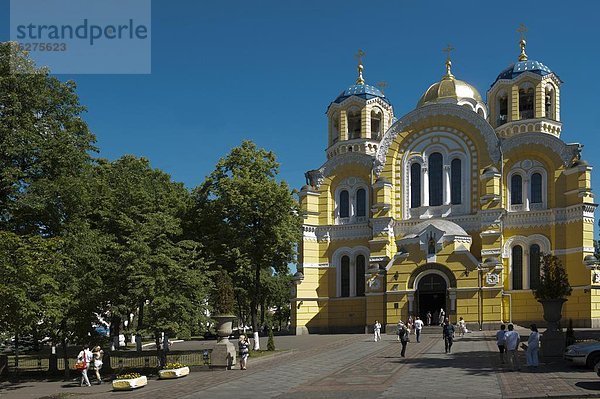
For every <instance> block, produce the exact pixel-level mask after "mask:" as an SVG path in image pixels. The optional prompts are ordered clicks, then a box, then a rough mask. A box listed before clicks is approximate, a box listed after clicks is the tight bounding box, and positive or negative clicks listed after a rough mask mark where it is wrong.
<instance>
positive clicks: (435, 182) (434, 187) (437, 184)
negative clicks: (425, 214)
mask: <svg viewBox="0 0 600 399" xmlns="http://www.w3.org/2000/svg"><path fill="white" fill-rule="evenodd" d="M443 184H444V183H443V179H442V154H440V153H439V152H434V153H433V154H431V155H430V156H429V205H431V206H439V205H442V203H443V200H444V186H443Z"/></svg>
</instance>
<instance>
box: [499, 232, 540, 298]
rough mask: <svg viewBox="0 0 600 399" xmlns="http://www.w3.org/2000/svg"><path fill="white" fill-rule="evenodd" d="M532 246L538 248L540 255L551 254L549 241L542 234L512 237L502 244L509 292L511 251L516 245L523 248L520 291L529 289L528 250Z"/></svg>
mask: <svg viewBox="0 0 600 399" xmlns="http://www.w3.org/2000/svg"><path fill="white" fill-rule="evenodd" d="M533 244H537V245H539V246H540V253H544V254H548V253H551V248H552V247H551V244H550V240H549V239H548V238H547V237H546V236H544V235H542V234H532V235H530V236H512V237H510V238H509V239H508V240H507V241H506V243H505V244H504V251H503V253H502V257H503V258H508V289H509V290H511V291H512V290H514V288H513V263H512V262H513V259H512V249H513V248H514V247H515V246H517V245H520V246H521V248H523V265H522V266H523V276H522V278H523V280H522V281H521V285H522V286H523V288H522V289H523V290H529V289H531V280H530V278H529V274H530V270H531V268H530V263H529V260H530V259H529V250H530V248H531V246H532V245H533ZM540 271H541V267H540ZM517 291H519V290H517Z"/></svg>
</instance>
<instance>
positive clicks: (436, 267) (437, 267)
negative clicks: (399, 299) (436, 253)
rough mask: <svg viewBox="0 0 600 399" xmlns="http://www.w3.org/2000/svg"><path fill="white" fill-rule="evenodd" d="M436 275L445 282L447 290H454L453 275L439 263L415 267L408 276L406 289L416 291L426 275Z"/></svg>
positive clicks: (454, 279)
mask: <svg viewBox="0 0 600 399" xmlns="http://www.w3.org/2000/svg"><path fill="white" fill-rule="evenodd" d="M431 273H433V274H437V275H439V276H441V277H442V278H443V279H444V280H445V281H446V287H447V288H456V277H455V276H454V273H452V271H451V270H450V269H448V268H447V267H446V266H444V265H442V264H440V263H426V264H424V265H421V266H419V267H417V268H416V269H415V270H414V271H413V272H412V273H411V275H410V277H409V279H408V283H407V289H409V290H416V289H417V287H418V284H419V281H420V280H421V279H422V278H423V277H425V276H426V275H428V274H431Z"/></svg>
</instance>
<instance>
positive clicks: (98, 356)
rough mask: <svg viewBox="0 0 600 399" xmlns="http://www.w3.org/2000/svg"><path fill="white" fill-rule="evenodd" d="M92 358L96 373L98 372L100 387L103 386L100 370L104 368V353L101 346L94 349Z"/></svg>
mask: <svg viewBox="0 0 600 399" xmlns="http://www.w3.org/2000/svg"><path fill="white" fill-rule="evenodd" d="M92 357H93V359H94V360H93V362H94V371H95V372H96V378H97V379H98V385H100V384H102V378H101V377H100V369H101V368H102V358H103V357H104V351H103V350H102V348H100V346H95V347H94V349H92Z"/></svg>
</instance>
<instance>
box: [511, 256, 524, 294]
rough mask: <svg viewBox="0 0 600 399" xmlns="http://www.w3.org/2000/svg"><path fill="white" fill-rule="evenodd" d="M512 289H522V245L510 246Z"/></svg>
mask: <svg viewBox="0 0 600 399" xmlns="http://www.w3.org/2000/svg"><path fill="white" fill-rule="evenodd" d="M512 289H513V290H521V289H523V247H521V246H520V245H515V246H514V247H513V248H512Z"/></svg>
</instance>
